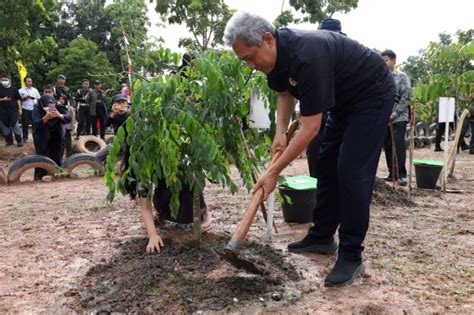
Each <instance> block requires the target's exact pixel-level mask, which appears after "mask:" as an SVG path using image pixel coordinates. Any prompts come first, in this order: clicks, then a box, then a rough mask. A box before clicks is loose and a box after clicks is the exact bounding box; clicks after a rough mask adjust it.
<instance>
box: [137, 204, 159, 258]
mask: <svg viewBox="0 0 474 315" xmlns="http://www.w3.org/2000/svg"><path fill="white" fill-rule="evenodd" d="M140 208H141V211H142V218H143V223H144V224H145V228H146V233H147V234H148V238H149V241H148V245H147V246H146V251H147V253H152V252H154V251H155V250H156V251H157V252H158V253H159V252H160V249H161V247H163V246H164V244H163V240H162V239H161V237H160V235H159V234H158V231H157V228H156V226H155V222H154V220H153V209H152V207H151V200H150V199H149V198H140Z"/></svg>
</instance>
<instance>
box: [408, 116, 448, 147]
mask: <svg viewBox="0 0 474 315" xmlns="http://www.w3.org/2000/svg"><path fill="white" fill-rule="evenodd" d="M437 128H438V123H431V124H427V123H424V122H418V123H416V125H415V137H414V143H415V148H424V147H430V146H431V144H434V143H435V138H436V129H437ZM410 132H411V130H410V127H407V131H406V134H405V144H406V147H407V148H408V147H409V146H410ZM449 135H450V137H452V135H453V130H452V129H451V128H450V130H449Z"/></svg>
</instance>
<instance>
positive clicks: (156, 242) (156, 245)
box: [146, 234, 165, 253]
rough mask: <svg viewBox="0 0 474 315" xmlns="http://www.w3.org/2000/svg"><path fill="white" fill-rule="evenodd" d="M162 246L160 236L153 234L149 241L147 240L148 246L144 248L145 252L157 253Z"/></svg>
mask: <svg viewBox="0 0 474 315" xmlns="http://www.w3.org/2000/svg"><path fill="white" fill-rule="evenodd" d="M163 246H165V244H164V243H163V239H162V238H161V236H160V235H158V234H155V235H153V236H151V237H150V239H149V240H148V245H147V246H146V252H147V253H154V252H155V251H156V252H157V253H159V252H160V250H161V247H163Z"/></svg>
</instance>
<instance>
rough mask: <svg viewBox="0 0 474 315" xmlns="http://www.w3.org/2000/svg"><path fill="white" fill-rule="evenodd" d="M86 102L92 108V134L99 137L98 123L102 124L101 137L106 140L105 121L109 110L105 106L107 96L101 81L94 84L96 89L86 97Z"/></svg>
mask: <svg viewBox="0 0 474 315" xmlns="http://www.w3.org/2000/svg"><path fill="white" fill-rule="evenodd" d="M86 102H87V103H88V104H89V106H90V111H91V121H92V134H93V135H94V136H97V131H98V130H97V129H98V128H97V122H99V124H100V137H101V138H102V139H103V140H105V120H106V118H107V110H106V107H105V105H106V104H107V102H106V94H105V91H104V90H102V83H101V82H100V80H96V81H95V82H94V89H93V90H92V91H90V92H89V94H87V96H86Z"/></svg>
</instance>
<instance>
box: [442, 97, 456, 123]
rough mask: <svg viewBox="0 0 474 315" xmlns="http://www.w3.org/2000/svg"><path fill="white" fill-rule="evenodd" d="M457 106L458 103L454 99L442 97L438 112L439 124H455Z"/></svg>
mask: <svg viewBox="0 0 474 315" xmlns="http://www.w3.org/2000/svg"><path fill="white" fill-rule="evenodd" d="M455 104H456V101H455V100H454V97H440V98H439V110H438V122H439V123H445V122H454V109H455ZM446 115H447V116H446Z"/></svg>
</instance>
